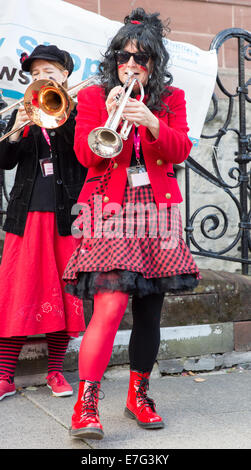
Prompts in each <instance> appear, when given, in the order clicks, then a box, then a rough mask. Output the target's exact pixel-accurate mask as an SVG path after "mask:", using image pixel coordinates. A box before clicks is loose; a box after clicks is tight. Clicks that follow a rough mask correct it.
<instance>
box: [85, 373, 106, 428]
mask: <svg viewBox="0 0 251 470" xmlns="http://www.w3.org/2000/svg"><path fill="white" fill-rule="evenodd" d="M98 384H99V382H90V384H89V385H88V387H87V388H86V390H85V392H84V394H83V397H82V401H83V407H82V413H81V418H82V419H85V418H86V417H90V416H92V417H94V416H99V413H98V409H97V401H98V398H99V399H100V400H103V398H104V396H105V394H104V392H103V390H99V389H98ZM99 391H100V392H101V393H102V394H103V395H102V396H100V397H99Z"/></svg>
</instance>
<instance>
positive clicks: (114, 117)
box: [88, 72, 144, 158]
mask: <svg viewBox="0 0 251 470" xmlns="http://www.w3.org/2000/svg"><path fill="white" fill-rule="evenodd" d="M133 75H134V74H133V72H128V79H127V80H126V82H125V83H124V85H123V88H126V87H127V86H128V83H129V81H130V79H131V78H132V77H133ZM136 82H138V84H139V87H140V99H139V101H142V100H143V99H144V87H143V85H142V83H141V82H140V80H138V79H137V78H136V77H134V78H133V79H132V82H131V84H130V86H129V87H128V88H127V91H126V93H125V95H124V97H123V98H122V99H117V101H118V105H117V108H114V110H113V111H112V112H111V114H110V116H109V117H108V119H107V121H106V123H105V125H104V127H96V128H95V129H93V130H92V131H91V132H90V133H89V135H88V145H89V147H90V149H91V150H92V151H93V152H94V153H95V154H96V155H99V157H103V158H113V157H116V156H117V155H118V154H119V153H120V152H121V151H122V148H123V142H122V139H123V140H127V138H128V135H129V133H130V131H131V128H132V125H133V124H128V121H127V120H125V121H124V123H123V125H122V128H121V131H120V133H118V132H117V128H118V126H119V124H120V121H121V119H122V114H123V110H124V108H125V106H126V103H127V102H128V100H129V98H130V95H131V93H132V90H133V87H134V85H135V83H136ZM115 99H116V98H115Z"/></svg>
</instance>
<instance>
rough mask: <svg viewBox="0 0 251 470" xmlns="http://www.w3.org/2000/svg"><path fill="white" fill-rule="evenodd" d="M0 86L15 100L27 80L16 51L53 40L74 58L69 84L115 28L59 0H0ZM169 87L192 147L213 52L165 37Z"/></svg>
mask: <svg viewBox="0 0 251 470" xmlns="http://www.w3.org/2000/svg"><path fill="white" fill-rule="evenodd" d="M0 11H1V19H0V28H1V29H0V57H1V59H0V60H1V61H0V89H1V90H2V93H3V97H5V98H7V100H17V99H19V98H21V97H22V96H23V94H24V92H25V90H26V88H27V86H28V85H29V83H30V77H29V74H27V73H24V72H23V71H22V70H21V66H20V62H19V58H20V55H21V53H22V52H27V54H30V53H31V52H32V50H33V49H34V48H35V47H36V46H37V45H38V44H46V45H47V44H56V45H57V46H58V47H59V48H61V49H66V50H67V51H68V52H69V53H70V54H71V56H72V58H73V60H74V71H73V73H72V75H71V77H70V80H69V84H70V86H71V85H76V84H77V83H80V82H81V81H82V80H85V79H86V78H87V77H89V76H90V75H95V74H96V73H97V68H98V64H99V61H100V59H101V54H102V53H103V52H104V51H105V50H106V48H107V44H108V42H109V40H110V39H111V38H112V37H113V36H114V34H115V33H116V32H117V31H118V29H119V28H120V27H121V23H119V22H117V21H111V20H109V19H107V18H104V17H102V16H100V15H97V14H96V13H92V12H90V11H87V10H84V9H82V8H79V7H76V6H74V5H71V4H70V3H67V2H64V1H62V0H53V1H51V0H0ZM165 43H166V47H167V50H168V52H169V54H170V66H169V70H170V72H171V73H172V74H173V77H174V81H173V85H174V86H177V87H179V88H182V89H183V90H184V91H185V95H186V101H187V115H188V125H189V128H190V131H189V137H190V139H191V140H192V142H193V144H194V145H197V143H198V141H199V138H200V134H201V131H202V127H203V124H204V121H205V117H206V114H207V110H208V107H209V103H210V100H211V96H212V93H213V90H214V86H215V79H216V74H217V56H216V51H215V50H213V51H203V50H201V49H199V48H198V47H195V46H193V45H191V44H186V43H182V42H175V41H170V40H165Z"/></svg>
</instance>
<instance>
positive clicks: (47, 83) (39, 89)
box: [0, 75, 98, 142]
mask: <svg viewBox="0 0 251 470" xmlns="http://www.w3.org/2000/svg"><path fill="white" fill-rule="evenodd" d="M96 83H98V78H97V76H96V75H94V76H92V77H90V78H87V79H86V80H83V81H82V82H80V83H79V84H78V85H74V86H73V87H71V88H69V89H68V90H66V89H65V88H64V87H63V86H62V85H59V83H57V82H55V80H51V79H50V80H44V79H42V80H36V81H35V82H33V83H31V85H30V86H29V87H28V88H27V90H26V92H25V94H24V97H23V98H21V99H20V100H18V101H17V102H15V103H13V104H11V105H10V106H7V107H6V108H4V109H3V110H1V113H6V112H9V111H10V110H11V109H12V108H14V107H15V106H17V105H21V104H23V105H24V107H25V111H26V114H27V116H28V118H29V120H27V121H26V122H25V123H23V124H22V126H20V127H19V128H17V129H11V130H10V131H9V132H7V133H6V134H4V135H3V136H2V137H1V138H0V142H2V140H4V139H7V138H8V137H9V136H11V135H12V134H14V133H15V132H18V131H21V130H22V129H23V128H24V127H25V126H27V125H28V124H30V123H31V122H32V123H33V124H36V125H37V126H39V127H45V128H46V129H55V128H56V127H60V126H62V125H63V124H64V123H65V122H66V121H67V119H68V118H69V116H70V113H71V110H72V109H73V107H74V106H75V102H74V101H73V98H75V97H76V96H77V94H78V92H79V91H80V90H81V89H82V88H86V87H88V86H91V85H94V84H96Z"/></svg>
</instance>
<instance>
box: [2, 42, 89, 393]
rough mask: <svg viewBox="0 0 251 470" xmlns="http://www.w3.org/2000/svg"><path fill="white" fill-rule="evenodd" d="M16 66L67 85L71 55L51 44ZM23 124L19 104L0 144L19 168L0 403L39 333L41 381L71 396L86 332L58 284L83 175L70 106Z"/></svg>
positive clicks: (7, 262)
mask: <svg viewBox="0 0 251 470" xmlns="http://www.w3.org/2000/svg"><path fill="white" fill-rule="evenodd" d="M21 66H22V69H23V70H24V71H26V72H30V74H31V78H32V81H33V82H34V81H36V80H39V79H50V80H54V81H56V82H57V83H59V84H60V85H62V86H64V87H66V88H67V78H68V77H69V75H70V74H71V73H72V71H73V61H72V59H71V56H70V54H69V53H68V52H66V51H64V50H61V49H58V47H57V46H54V45H50V46H44V45H39V46H37V47H36V48H35V49H34V51H33V52H32V53H31V55H30V56H28V55H27V54H25V53H24V54H22V56H21ZM34 99H35V97H34ZM27 121H29V118H28V116H27V114H26V111H25V109H24V107H23V106H20V107H19V109H18V110H17V111H14V112H13V114H12V116H11V119H10V122H9V126H8V129H13V130H16V132H15V133H13V134H12V135H11V136H9V138H8V139H6V140H3V141H2V142H1V144H0V168H2V169H5V170H10V169H12V168H14V167H16V166H17V169H16V176H15V182H14V186H13V188H12V190H11V193H10V200H9V204H8V208H7V216H6V220H5V224H4V227H3V228H4V230H5V231H6V232H7V233H6V238H5V243H4V250H3V257H2V262H1V265H0V292H1V296H0V400H1V399H3V398H4V397H6V396H9V395H13V394H14V393H15V391H16V389H15V384H14V374H15V368H16V364H17V360H18V356H19V353H20V351H21V348H22V346H23V345H24V343H25V342H26V337H27V335H36V334H42V333H44V334H45V335H46V338H47V342H48V376H47V385H48V386H49V388H51V389H52V392H53V394H55V395H57V396H67V395H71V394H72V387H71V386H70V384H69V383H68V382H67V381H66V380H65V378H64V376H63V374H62V364H63V360H64V356H65V352H66V349H67V346H68V343H69V340H70V337H71V336H78V334H79V332H80V331H83V329H84V320H83V311H82V302H80V301H78V299H73V298H72V296H70V295H69V294H67V293H65V292H64V282H63V281H62V274H63V271H64V268H65V265H66V262H67V260H68V258H69V256H70V254H71V253H72V251H73V250H74V249H75V248H76V246H77V240H76V239H74V238H73V237H72V236H71V224H72V221H73V218H72V216H71V208H72V205H73V204H74V203H75V202H76V200H77V197H78V195H79V192H80V189H81V187H82V185H83V181H84V178H85V174H86V171H85V169H84V167H83V166H82V165H80V163H79V162H78V161H77V159H76V156H75V153H74V150H73V138H74V128H75V110H73V111H72V112H71V114H70V116H69V119H68V120H67V121H66V123H65V124H63V125H62V126H61V127H59V128H57V129H53V130H48V129H45V128H40V127H38V126H37V125H32V123H31V124H30V125H29V126H26V127H25V128H24V129H23V130H20V127H22V126H23V125H24V124H25V123H26V122H27ZM8 129H7V131H8Z"/></svg>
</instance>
